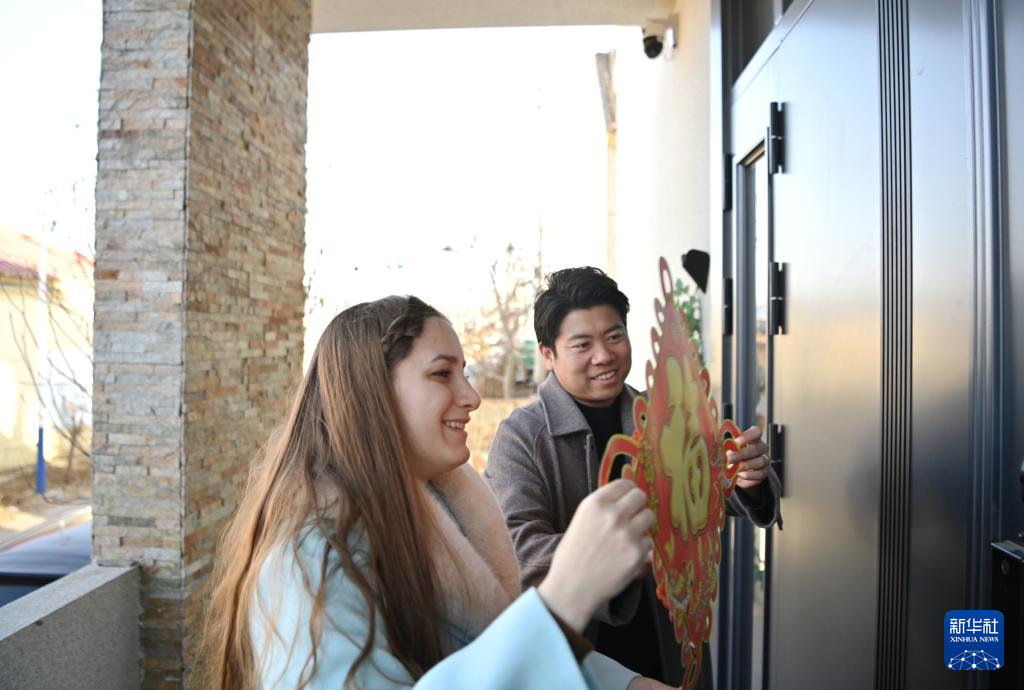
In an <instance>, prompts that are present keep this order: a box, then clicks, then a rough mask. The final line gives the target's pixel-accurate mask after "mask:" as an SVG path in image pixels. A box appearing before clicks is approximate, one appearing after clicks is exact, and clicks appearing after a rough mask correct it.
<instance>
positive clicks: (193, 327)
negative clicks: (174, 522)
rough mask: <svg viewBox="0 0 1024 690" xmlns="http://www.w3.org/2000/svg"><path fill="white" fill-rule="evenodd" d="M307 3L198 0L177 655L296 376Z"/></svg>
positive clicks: (194, 624)
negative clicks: (182, 628) (182, 604)
mask: <svg viewBox="0 0 1024 690" xmlns="http://www.w3.org/2000/svg"><path fill="white" fill-rule="evenodd" d="M310 24H311V17H310V7H309V3H308V2H297V1H296V0H291V1H289V2H281V1H280V0H263V1H255V2H238V1H235V2H223V1H221V0H198V1H197V2H196V8H195V19H194V49H193V62H192V77H191V91H192V104H191V118H192V119H191V127H190V134H191V143H190V150H191V153H190V157H189V175H188V202H189V203H188V247H189V252H188V264H187V271H186V273H187V275H188V281H187V284H186V288H185V300H186V305H187V308H186V334H185V367H186V371H185V440H184V442H185V463H186V467H185V477H186V481H185V524H184V534H185V538H184V544H185V551H184V556H185V563H184V566H185V582H184V588H185V593H186V601H187V605H186V615H185V620H186V643H187V644H189V645H190V644H191V643H193V642H195V641H196V637H195V633H197V632H198V627H199V626H198V622H199V621H200V620H201V605H202V603H201V597H199V596H196V592H197V588H199V587H201V585H202V584H203V582H204V580H205V576H206V575H207V573H208V572H209V570H210V568H211V566H212V556H213V552H214V547H215V546H216V539H217V537H218V536H219V534H220V531H221V529H222V528H223V526H224V522H225V520H226V518H227V517H228V516H229V514H230V513H231V511H232V510H233V509H234V507H235V505H236V503H237V493H238V491H239V489H240V488H242V485H243V484H244V481H245V479H246V476H247V470H248V463H247V462H246V461H248V460H249V459H251V458H252V456H253V454H254V453H255V452H256V451H257V449H258V448H259V446H260V445H261V444H262V443H263V442H264V441H265V440H266V439H267V436H268V434H269V432H270V430H271V429H272V428H273V427H274V426H275V425H277V424H279V423H280V422H281V421H282V418H283V416H284V414H285V411H286V407H287V405H288V403H289V402H290V399H291V396H292V394H293V393H294V390H295V388H296V386H297V385H298V382H299V379H300V378H301V375H302V372H301V366H302V341H303V330H302V317H303V313H304V294H303V288H302V278H303V254H304V250H305V244H304V230H305V228H304V214H305V208H306V198H305V189H306V167H305V145H306V82H307V77H308V62H307V56H308V44H309V30H310Z"/></svg>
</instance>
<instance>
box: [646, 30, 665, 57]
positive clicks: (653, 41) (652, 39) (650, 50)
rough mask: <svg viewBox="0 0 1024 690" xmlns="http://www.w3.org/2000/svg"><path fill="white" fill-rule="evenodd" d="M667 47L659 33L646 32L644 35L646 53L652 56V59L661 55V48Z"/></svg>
mask: <svg viewBox="0 0 1024 690" xmlns="http://www.w3.org/2000/svg"><path fill="white" fill-rule="evenodd" d="M664 47H665V42H664V41H663V40H662V39H661V36H658V35H657V34H645V35H644V55H646V56H647V57H649V58H651V59H652V60H653V59H654V58H656V57H658V56H659V55H661V50H662V49H663V48H664Z"/></svg>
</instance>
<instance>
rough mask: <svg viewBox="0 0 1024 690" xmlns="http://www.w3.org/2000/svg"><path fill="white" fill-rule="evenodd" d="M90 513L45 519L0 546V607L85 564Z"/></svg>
mask: <svg viewBox="0 0 1024 690" xmlns="http://www.w3.org/2000/svg"><path fill="white" fill-rule="evenodd" d="M91 558H92V510H91V509H89V508H82V509H80V510H76V511H74V512H73V513H71V514H70V515H64V516H62V517H60V518H55V519H52V520H48V521H47V522H44V523H42V524H41V525H37V526H36V527H33V528H31V529H28V530H25V531H24V532H22V533H21V534H19V535H18V536H17V537H15V538H13V539H10V540H8V541H6V542H4V544H3V545H0V606H4V605H6V604H8V603H10V602H12V601H14V600H15V599H18V598H20V597H23V596H25V595H26V594H28V593H29V592H32V591H34V590H37V589H39V588H40V587H42V586H43V585H45V584H49V583H50V582H53V581H54V580H56V579H57V578H60V577H63V576H65V575H67V574H68V573H70V572H73V571H75V570H78V569H79V568H81V567H82V566H85V565H88V564H89V561H90V560H91Z"/></svg>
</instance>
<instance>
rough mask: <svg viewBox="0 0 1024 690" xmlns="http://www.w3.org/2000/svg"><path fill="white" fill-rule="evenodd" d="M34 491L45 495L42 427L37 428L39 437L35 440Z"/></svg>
mask: <svg viewBox="0 0 1024 690" xmlns="http://www.w3.org/2000/svg"><path fill="white" fill-rule="evenodd" d="M36 491H37V492H39V493H41V494H45V493H46V461H45V460H44V459H43V427H42V425H40V427H39V437H38V438H37V439H36Z"/></svg>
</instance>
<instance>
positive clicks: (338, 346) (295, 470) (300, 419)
mask: <svg viewBox="0 0 1024 690" xmlns="http://www.w3.org/2000/svg"><path fill="white" fill-rule="evenodd" d="M431 317H439V318H444V317H443V316H441V314H440V313H439V312H438V311H437V310H435V309H434V308H432V307H430V306H428V305H427V304H425V303H423V302H422V301H421V300H419V299H417V298H415V297H386V298H384V299H381V300H377V301H375V302H368V303H364V304H359V305H356V306H354V307H351V308H349V309H346V310H345V311H343V312H342V313H341V314H339V315H338V316H336V317H335V318H334V320H333V321H332V322H331V323H330V325H329V326H328V327H327V329H326V330H325V331H324V333H323V335H322V336H321V337H320V341H319V343H318V344H317V347H316V351H315V352H314V353H313V358H312V361H311V363H310V366H309V371H308V372H307V373H306V377H305V379H304V380H303V382H302V386H301V388H300V389H299V391H298V393H297V395H296V396H295V401H294V403H293V404H292V407H291V411H290V413H289V415H288V418H287V421H286V422H285V424H284V426H283V427H282V428H281V429H280V430H279V431H278V432H277V433H276V434H275V435H274V437H272V439H271V440H270V441H269V442H268V443H267V446H266V448H265V449H264V451H263V457H262V460H261V461H259V462H257V463H256V464H255V465H254V469H253V471H252V473H251V474H250V477H249V484H248V487H247V489H246V492H245V494H244V497H243V498H242V500H241V503H240V504H239V506H238V510H237V512H236V513H235V515H234V517H233V518H232V520H231V522H230V524H229V525H228V527H227V529H226V531H225V533H224V535H223V537H222V539H221V542H220V547H219V549H218V553H217V563H216V565H215V568H214V572H213V577H212V585H213V591H212V595H211V601H210V606H209V609H208V612H207V618H206V625H205V627H204V634H203V642H202V648H201V658H200V659H199V664H200V668H199V671H198V673H199V674H200V678H201V683H202V687H204V688H220V689H222V690H228V689H231V690H236V689H239V690H249V689H250V688H254V687H256V684H257V683H256V659H255V656H254V651H253V649H254V648H253V642H254V641H253V639H252V632H253V631H252V628H251V626H250V616H251V614H252V613H253V607H254V605H256V586H257V582H258V579H259V574H260V569H261V567H262V566H263V565H264V563H265V562H266V560H267V558H268V557H269V556H270V555H272V554H273V553H274V552H275V550H277V549H280V548H292V549H295V550H296V553H295V561H296V562H297V563H301V562H302V561H301V560H300V558H299V555H298V552H297V550H298V548H299V541H300V539H301V535H302V534H303V532H304V530H305V531H308V530H309V529H310V525H317V526H318V529H319V531H320V533H321V534H322V536H323V538H324V540H325V541H326V543H327V545H328V546H327V548H328V549H329V550H330V551H333V552H334V553H335V554H336V555H337V558H336V559H328V558H327V555H326V554H325V556H324V558H323V559H321V560H320V562H319V568H320V573H319V574H320V577H319V585H318V587H317V588H316V589H315V590H314V589H313V587H312V586H311V584H310V583H311V581H312V580H311V579H310V578H309V577H308V576H307V577H305V578H304V579H305V581H306V586H307V590H308V591H307V594H308V595H309V597H310V598H311V600H312V602H313V606H312V611H313V619H312V621H311V622H310V625H309V632H310V635H311V638H312V639H311V640H310V641H311V643H312V644H311V648H312V650H313V651H312V653H311V655H310V657H309V658H308V659H306V660H299V662H300V663H303V664H304V665H303V667H302V669H303V671H302V674H301V680H300V686H299V687H300V688H301V687H304V686H305V685H306V684H308V682H309V680H310V679H311V678H312V676H313V675H314V674H315V672H316V666H317V654H316V649H317V647H318V643H319V640H320V637H321V634H322V631H323V626H324V619H325V615H324V614H325V612H324V603H325V600H326V586H327V583H328V581H329V579H330V578H331V577H338V576H342V577H345V578H347V579H348V580H349V581H350V582H351V583H353V584H354V585H355V586H356V587H357V588H358V589H359V591H360V592H361V593H362V595H363V597H364V598H365V601H366V605H367V609H368V611H369V614H368V616H369V618H368V623H369V637H368V639H367V640H366V641H365V642H364V644H363V647H362V649H361V652H360V654H359V656H358V657H357V659H356V661H355V663H354V664H353V665H352V667H351V668H350V670H349V673H348V675H347V677H346V678H345V687H347V688H351V687H354V686H355V685H356V681H355V673H356V670H357V668H358V667H359V666H360V665H361V664H362V663H363V662H365V661H366V659H367V657H368V656H369V654H370V651H371V649H372V648H373V644H374V638H375V636H376V635H377V634H378V631H377V630H376V625H375V621H376V615H377V614H379V615H380V616H381V619H382V620H383V622H384V626H383V627H384V630H383V633H384V635H385V637H386V639H387V642H388V646H389V648H390V651H391V653H392V654H393V655H394V656H395V657H396V658H397V659H398V660H399V661H400V662H401V663H402V664H404V666H405V668H406V669H407V670H408V671H409V673H410V674H411V675H412V677H413V678H414V679H416V678H419V677H420V676H422V675H423V674H424V673H425V672H426V671H427V670H429V669H430V668H431V667H432V666H433V665H434V664H436V663H437V662H438V661H440V659H441V658H442V657H443V656H444V652H443V648H442V643H441V639H440V635H439V632H438V629H437V626H436V623H435V621H437V620H439V612H440V610H441V602H440V601H439V596H440V586H439V584H438V582H437V574H436V571H435V568H434V565H433V562H432V559H431V557H430V554H429V553H428V549H427V546H426V544H428V543H430V540H429V539H428V538H425V536H424V529H431V525H432V524H433V522H432V520H431V518H430V514H429V512H428V511H427V509H426V506H425V504H424V498H423V492H422V491H419V490H417V488H416V485H415V483H414V482H415V480H414V479H413V475H412V473H411V471H410V467H409V461H408V458H409V453H408V452H407V450H406V448H405V447H404V442H403V440H402V434H401V432H400V418H399V413H398V407H397V404H396V401H395V400H394V396H393V394H392V392H391V391H392V388H391V385H390V380H391V379H390V373H391V371H392V369H393V367H394V366H395V365H396V364H397V363H398V362H399V361H401V360H402V359H403V358H404V357H405V356H406V355H407V354H408V353H409V351H410V350H411V349H412V346H413V341H414V340H415V339H416V338H417V337H418V336H419V334H420V333H421V332H422V330H423V326H424V322H425V321H426V320H427V319H428V318H431ZM353 529H358V530H359V533H360V535H361V536H364V537H365V542H366V548H368V552H369V557H368V558H367V559H366V563H365V564H363V565H359V564H357V563H356V562H355V561H354V560H353V555H352V553H350V549H349V548H348V546H347V545H348V543H349V542H348V538H349V535H350V533H351V532H352V530H353ZM330 563H333V565H330ZM339 571H340V574H339ZM271 625H272V623H271ZM289 663H294V661H293V660H290V661H289Z"/></svg>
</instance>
